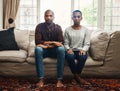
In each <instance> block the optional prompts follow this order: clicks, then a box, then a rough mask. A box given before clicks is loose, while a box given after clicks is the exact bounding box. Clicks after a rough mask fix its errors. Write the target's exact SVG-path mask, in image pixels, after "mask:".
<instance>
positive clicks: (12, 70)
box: [0, 30, 120, 78]
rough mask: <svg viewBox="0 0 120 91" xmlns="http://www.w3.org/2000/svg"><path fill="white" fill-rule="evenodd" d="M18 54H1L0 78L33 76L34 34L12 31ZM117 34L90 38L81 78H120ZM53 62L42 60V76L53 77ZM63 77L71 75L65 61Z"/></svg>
mask: <svg viewBox="0 0 120 91" xmlns="http://www.w3.org/2000/svg"><path fill="white" fill-rule="evenodd" d="M15 38H16V42H17V44H18V46H19V48H20V50H19V51H0V75H1V76H36V67H35V58H34V48H35V43H34V31H28V30H25V31H20V30H15ZM119 47H120V31H115V32H113V33H107V32H103V31H95V32H93V33H92V34H91V47H90V51H89V57H88V59H87V62H86V64H85V67H84V69H83V72H82V76H84V77H116V78H119V77H120V71H119V69H120V48H119ZM56 62H57V61H56V59H51V58H45V59H44V70H45V76H56ZM64 75H65V76H67V75H72V74H71V72H70V70H69V67H68V65H67V62H66V61H65V68H64Z"/></svg>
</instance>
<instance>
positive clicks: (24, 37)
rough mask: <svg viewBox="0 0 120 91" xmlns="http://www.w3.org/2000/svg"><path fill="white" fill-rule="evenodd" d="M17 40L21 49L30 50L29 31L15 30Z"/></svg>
mask: <svg viewBox="0 0 120 91" xmlns="http://www.w3.org/2000/svg"><path fill="white" fill-rule="evenodd" d="M14 32H15V39H16V42H17V44H18V46H19V48H20V49H23V50H28V45H29V31H28V30H15V31H14Z"/></svg>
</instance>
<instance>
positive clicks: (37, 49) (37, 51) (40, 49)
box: [35, 47, 43, 54]
mask: <svg viewBox="0 0 120 91" xmlns="http://www.w3.org/2000/svg"><path fill="white" fill-rule="evenodd" d="M36 53H43V48H42V47H36V48H35V54H36Z"/></svg>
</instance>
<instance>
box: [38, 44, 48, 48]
mask: <svg viewBox="0 0 120 91" xmlns="http://www.w3.org/2000/svg"><path fill="white" fill-rule="evenodd" d="M37 46H40V47H42V48H45V49H46V48H48V46H47V45H43V44H38V45H37Z"/></svg>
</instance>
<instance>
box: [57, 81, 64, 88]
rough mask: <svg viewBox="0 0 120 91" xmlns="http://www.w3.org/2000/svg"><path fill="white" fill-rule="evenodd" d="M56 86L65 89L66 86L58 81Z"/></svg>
mask: <svg viewBox="0 0 120 91" xmlns="http://www.w3.org/2000/svg"><path fill="white" fill-rule="evenodd" d="M56 86H57V87H63V86H64V85H63V83H62V81H61V80H58V81H57V84H56Z"/></svg>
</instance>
